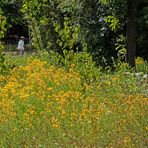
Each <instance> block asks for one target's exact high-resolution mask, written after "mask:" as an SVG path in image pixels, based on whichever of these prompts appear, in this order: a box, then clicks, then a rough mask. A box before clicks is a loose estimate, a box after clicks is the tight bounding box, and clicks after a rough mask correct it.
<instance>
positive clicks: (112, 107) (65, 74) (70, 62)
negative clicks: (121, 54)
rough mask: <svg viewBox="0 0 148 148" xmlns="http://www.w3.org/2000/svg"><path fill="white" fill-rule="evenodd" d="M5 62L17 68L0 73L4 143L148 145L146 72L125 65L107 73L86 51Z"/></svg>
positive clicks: (1, 144)
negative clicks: (63, 55)
mask: <svg viewBox="0 0 148 148" xmlns="http://www.w3.org/2000/svg"><path fill="white" fill-rule="evenodd" d="M6 61H7V63H11V64H12V65H13V66H10V67H13V68H12V69H11V70H10V71H9V73H7V75H0V133H1V134H0V147H128V148H129V147H147V146H148V143H147V142H148V139H147V132H148V131H147V130H148V126H147V123H148V118H147V112H146V111H147V102H148V77H147V75H146V74H144V73H140V74H136V73H131V71H130V69H128V67H127V65H126V64H123V63H122V64H121V63H120V64H119V63H118V64H116V65H115V67H116V70H115V71H114V72H112V71H110V67H108V68H106V71H105V72H102V69H101V67H99V68H96V67H95V63H94V62H93V61H92V59H91V56H90V55H89V54H86V53H79V54H77V53H73V52H71V53H65V58H63V57H61V56H60V55H56V54H55V53H50V54H45V53H42V54H40V56H33V57H25V56H24V57H17V58H16V57H15V58H14V59H13V58H12V57H11V60H10V57H9V58H7V60H6ZM138 64H141V65H142V64H144V61H143V60H142V59H140V58H139V59H138V60H137V66H138ZM145 64H146V63H145Z"/></svg>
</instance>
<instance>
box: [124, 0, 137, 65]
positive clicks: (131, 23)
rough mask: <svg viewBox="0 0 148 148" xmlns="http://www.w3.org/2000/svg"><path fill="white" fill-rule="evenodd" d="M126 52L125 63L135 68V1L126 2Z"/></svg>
mask: <svg viewBox="0 0 148 148" xmlns="http://www.w3.org/2000/svg"><path fill="white" fill-rule="evenodd" d="M127 7H128V8H127V17H128V24H127V52H126V62H127V63H128V64H129V66H131V67H135V51H136V36H137V0H128V6H127Z"/></svg>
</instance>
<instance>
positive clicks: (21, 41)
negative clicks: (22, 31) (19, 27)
mask: <svg viewBox="0 0 148 148" xmlns="http://www.w3.org/2000/svg"><path fill="white" fill-rule="evenodd" d="M24 39H25V38H24V37H23V36H21V38H20V40H19V42H18V46H17V49H18V50H19V51H20V55H23V54H24Z"/></svg>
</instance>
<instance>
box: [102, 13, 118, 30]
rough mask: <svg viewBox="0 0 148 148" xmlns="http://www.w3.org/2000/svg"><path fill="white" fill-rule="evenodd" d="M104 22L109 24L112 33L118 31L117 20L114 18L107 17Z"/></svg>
mask: <svg viewBox="0 0 148 148" xmlns="http://www.w3.org/2000/svg"><path fill="white" fill-rule="evenodd" d="M105 22H106V23H107V24H109V27H110V28H111V30H112V31H115V30H118V29H119V28H120V22H119V20H118V19H117V18H116V17H114V16H107V17H106V19H105Z"/></svg>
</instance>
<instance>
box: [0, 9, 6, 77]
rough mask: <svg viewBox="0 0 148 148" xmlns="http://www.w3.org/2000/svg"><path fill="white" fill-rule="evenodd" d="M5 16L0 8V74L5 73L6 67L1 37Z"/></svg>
mask: <svg viewBox="0 0 148 148" xmlns="http://www.w3.org/2000/svg"><path fill="white" fill-rule="evenodd" d="M5 26H6V17H4V16H3V13H2V11H1V9H0V75H1V74H5V73H6V71H7V67H6V64H5V58H4V54H3V53H2V51H3V49H4V46H3V43H2V41H1V39H2V38H3V37H4V34H5V31H6V28H5Z"/></svg>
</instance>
